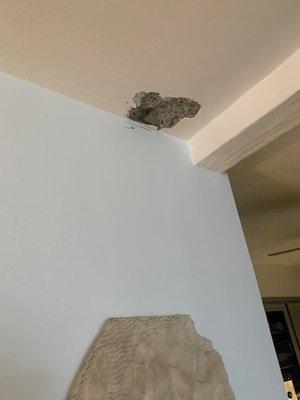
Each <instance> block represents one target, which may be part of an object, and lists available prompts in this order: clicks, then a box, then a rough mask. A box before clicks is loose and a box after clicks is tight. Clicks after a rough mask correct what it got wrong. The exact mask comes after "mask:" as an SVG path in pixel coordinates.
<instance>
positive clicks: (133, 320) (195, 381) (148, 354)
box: [68, 315, 235, 400]
mask: <svg viewBox="0 0 300 400" xmlns="http://www.w3.org/2000/svg"><path fill="white" fill-rule="evenodd" d="M96 399H97V400H128V399H130V400H144V399H155V400H166V399H174V400H191V399H193V400H204V399H209V400H234V399H235V397H234V395H233V392H232V390H231V388H230V385H229V382H228V377H227V374H226V372H225V369H224V365H223V362H222V359H221V357H220V355H219V354H218V353H217V352H216V351H215V350H214V349H213V347H212V343H211V342H210V341H209V340H207V339H205V338H204V337H202V336H200V335H198V333H197V331H196V330H195V328H194V324H193V321H192V319H191V318H190V317H189V316H188V315H169V316H163V317H159V316H153V317H129V318H111V319H109V320H108V321H107V322H106V323H105V325H104V327H103V328H102V330H101V332H100V334H99V336H98V337H97V338H96V340H95V342H94V344H93V345H92V347H91V349H90V351H89V352H88V354H87V356H86V359H85V360H84V362H83V364H82V366H81V369H80V371H79V373H78V375H77V377H76V378H75V381H74V383H73V385H72V387H71V389H70V392H69V395H68V400H96Z"/></svg>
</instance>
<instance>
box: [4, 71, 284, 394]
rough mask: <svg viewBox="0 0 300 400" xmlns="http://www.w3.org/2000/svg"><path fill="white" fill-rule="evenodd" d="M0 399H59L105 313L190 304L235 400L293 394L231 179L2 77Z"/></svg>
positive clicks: (178, 148) (181, 151)
mask: <svg viewBox="0 0 300 400" xmlns="http://www.w3.org/2000/svg"><path fill="white" fill-rule="evenodd" d="M0 113H1V118H0V124H1V126H0V135H1V137H0V195H1V201H0V229H1V232H0V252H1V253H0V268H1V275H0V276H1V281H0V314H1V329H0V398H1V400H41V399H42V400H53V399H55V400H62V399H64V398H65V395H66V393H67V390H68V387H69V385H70V383H71V381H72V379H73V377H74V374H75V372H76V370H77V368H78V367H79V364H80V361H81V359H82V357H83V356H84V354H85V352H86V350H87V348H88V346H89V345H90V344H91V341H92V339H93V338H94V337H95V335H96V334H97V331H98V330H99V328H100V326H101V324H102V323H103V321H104V320H105V318H107V317H110V316H125V315H141V314H143V315H146V314H172V313H188V314H190V315H191V316H192V318H193V319H194V321H195V323H196V327H197V329H198V331H199V332H200V333H201V334H203V335H205V336H207V337H209V338H210V339H212V340H213V341H214V344H215V347H216V348H217V349H218V350H219V352H220V353H221V354H222V356H223V359H224V361H225V364H226V368H227V370H228V373H229V376H230V381H231V383H232V387H233V389H234V391H235V393H236V397H237V399H239V400H253V399H272V400H282V399H284V398H285V395H284V393H283V390H282V386H281V378H280V373H279V369H278V366H277V362H276V358H275V355H274V350H273V347H272V344H271V340H270V336H269V333H268V328H267V325H266V320H265V316H264V312H263V308H262V305H261V300H260V297H259V292H258V288H257V284H256V281H255V277H254V273H253V270H252V266H251V263H250V259H249V256H248V252H247V248H246V245H245V241H244V238H243V235H242V230H241V227H240V223H239V219H238V216H237V213H236V209H235V206H234V202H233V198H232V194H231V190H230V186H229V182H228V179H227V177H226V176H222V175H218V174H216V173H213V172H209V171H206V170H204V169H201V168H196V167H193V166H192V164H191V162H190V159H189V155H188V150H187V147H186V145H185V143H184V142H181V141H179V140H175V139H173V138H171V137H167V136H164V135H157V136H156V135H153V134H149V133H148V132H147V131H143V130H129V129H127V127H128V126H129V125H130V123H129V122H128V121H126V120H123V119H121V118H116V117H114V116H112V115H110V114H108V113H105V112H103V111H101V110H97V109H94V108H92V107H89V106H87V105H84V104H81V103H79V102H75V101H72V100H70V99H67V98H64V97H62V96H60V95H57V94H54V93H51V92H48V91H46V90H43V89H41V88H38V87H35V86H32V85H29V84H26V83H24V82H22V81H19V80H17V79H14V78H10V77H7V76H4V75H2V76H0Z"/></svg>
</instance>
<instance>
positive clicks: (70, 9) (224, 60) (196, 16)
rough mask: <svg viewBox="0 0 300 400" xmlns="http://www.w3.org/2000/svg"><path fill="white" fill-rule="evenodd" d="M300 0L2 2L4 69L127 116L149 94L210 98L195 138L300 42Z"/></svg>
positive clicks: (186, 131) (185, 127)
mask: <svg viewBox="0 0 300 400" xmlns="http://www.w3.org/2000/svg"><path fill="white" fill-rule="evenodd" d="M299 21H300V2H299V0H251V1H249V0H185V1H182V0H163V1H162V0H123V1H121V0H51V1H50V0H48V1H41V0H1V2H0V54H1V57H0V70H2V71H3V72H5V73H9V74H12V75H15V76H18V77H21V78H23V79H26V80H28V81H31V82H33V83H36V84H38V85H41V86H44V87H47V88H50V89H52V90H54V91H57V92H60V93H63V94H65V95H67V96H70V97H73V98H75V99H79V100H81V101H84V102H86V103H89V104H92V105H95V106H97V107H100V108H102V109H105V110H108V111H110V112H112V113H115V114H117V115H121V116H124V115H125V114H126V111H127V109H128V106H129V103H128V102H130V99H131V98H132V97H133V95H134V94H135V93H136V92H139V91H143V90H144V91H158V92H160V93H161V94H162V95H163V96H186V97H190V98H192V99H195V100H197V101H199V102H200V104H202V109H201V111H200V113H199V115H198V117H196V118H195V119H193V120H186V121H183V122H181V123H180V124H179V125H178V126H177V127H175V128H172V129H171V130H169V131H166V132H168V133H171V134H175V135H177V136H179V137H182V138H185V139H188V138H190V137H191V136H193V135H194V134H195V133H196V132H197V131H198V130H199V129H200V128H201V127H203V126H204V125H205V124H207V123H208V122H209V121H210V120H211V119H213V118H214V117H215V116H216V115H217V114H219V113H220V112H221V111H223V110H224V109H225V108H227V107H228V106H229V105H230V104H231V103H232V102H233V101H234V100H235V99H237V98H238V97H239V96H240V95H241V94H242V93H244V92H245V91H247V90H248V89H249V88H250V87H251V86H253V85H254V84H255V83H257V82H258V81H259V80H261V79H262V78H263V77H264V76H266V75H268V74H269V73H270V72H271V71H272V70H273V69H274V68H276V67H277V66H278V65H279V64H280V63H281V62H283V61H284V60H285V59H286V58H287V57H289V56H290V55H291V54H292V53H294V52H295V51H296V50H297V48H298V47H299V44H300V23H299Z"/></svg>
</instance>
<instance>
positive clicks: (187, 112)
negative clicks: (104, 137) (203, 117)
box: [128, 92, 201, 129]
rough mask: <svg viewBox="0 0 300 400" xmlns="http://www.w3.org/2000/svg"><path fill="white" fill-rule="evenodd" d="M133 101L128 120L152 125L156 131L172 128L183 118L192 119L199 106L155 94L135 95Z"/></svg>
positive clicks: (185, 99) (184, 99) (183, 100)
mask: <svg viewBox="0 0 300 400" xmlns="http://www.w3.org/2000/svg"><path fill="white" fill-rule="evenodd" d="M133 101H134V102H135V105H136V106H135V107H132V108H130V110H129V112H128V118H130V119H132V120H134V121H138V122H142V123H144V124H147V125H154V126H156V127H157V128H158V129H162V128H172V127H173V126H175V125H176V124H178V122H179V121H181V120H182V119H184V118H193V117H195V116H196V115H197V114H198V111H199V110H200V108H201V106H200V104H199V103H197V102H196V101H194V100H191V99H188V98H186V97H165V98H162V97H160V94H159V93H156V92H148V93H146V92H140V93H137V94H136V95H135V96H134V98H133Z"/></svg>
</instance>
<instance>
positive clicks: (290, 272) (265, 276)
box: [255, 263, 300, 297]
mask: <svg viewBox="0 0 300 400" xmlns="http://www.w3.org/2000/svg"><path fill="white" fill-rule="evenodd" d="M255 274H256V278H257V281H258V284H259V288H260V292H261V295H262V296H263V297H300V285H299V282H300V269H299V266H298V265H272V264H263V263H257V264H256V265H255Z"/></svg>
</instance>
